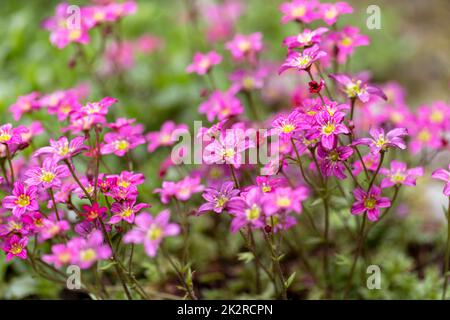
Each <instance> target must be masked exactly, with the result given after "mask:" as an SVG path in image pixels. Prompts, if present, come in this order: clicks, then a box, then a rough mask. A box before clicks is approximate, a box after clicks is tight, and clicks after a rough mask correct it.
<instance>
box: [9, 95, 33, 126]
mask: <svg viewBox="0 0 450 320" xmlns="http://www.w3.org/2000/svg"><path fill="white" fill-rule="evenodd" d="M38 98H39V93H38V92H32V93H30V94H27V95H25V96H21V97H19V98H18V99H17V101H16V102H15V103H14V104H13V105H11V107H9V110H10V111H11V113H12V114H13V119H14V120H15V121H19V120H20V118H22V115H23V114H25V113H31V112H32V111H34V110H39V109H40V107H41V105H40V103H39V100H38Z"/></svg>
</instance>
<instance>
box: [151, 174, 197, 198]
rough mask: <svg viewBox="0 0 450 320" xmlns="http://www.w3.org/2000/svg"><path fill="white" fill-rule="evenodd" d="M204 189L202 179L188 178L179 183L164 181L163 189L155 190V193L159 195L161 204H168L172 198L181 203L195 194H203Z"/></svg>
mask: <svg viewBox="0 0 450 320" xmlns="http://www.w3.org/2000/svg"><path fill="white" fill-rule="evenodd" d="M203 189H204V186H203V185H201V184H200V177H190V176H187V177H185V178H184V179H182V180H180V181H178V182H173V181H163V183H162V188H157V189H155V191H154V193H159V194H160V195H161V202H162V203H166V204H167V203H169V201H170V199H171V198H172V197H175V198H176V199H177V200H180V201H187V200H189V199H190V198H191V197H192V195H193V194H194V193H198V192H202V191H203Z"/></svg>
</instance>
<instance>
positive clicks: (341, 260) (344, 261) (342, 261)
mask: <svg viewBox="0 0 450 320" xmlns="http://www.w3.org/2000/svg"><path fill="white" fill-rule="evenodd" d="M335 257H336V264H337V265H339V266H349V265H350V263H351V262H350V259H349V258H348V257H347V256H345V255H343V254H339V253H336V254H335Z"/></svg>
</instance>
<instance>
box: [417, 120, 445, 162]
mask: <svg viewBox="0 0 450 320" xmlns="http://www.w3.org/2000/svg"><path fill="white" fill-rule="evenodd" d="M410 128H411V141H410V143H409V146H410V148H411V151H412V153H413V154H417V153H419V152H421V151H422V150H424V149H435V150H436V149H439V148H441V147H442V139H441V132H442V129H441V128H440V127H439V126H436V125H433V124H429V123H427V122H426V121H423V118H418V119H417V120H416V121H415V122H414V123H413V124H412V125H410Z"/></svg>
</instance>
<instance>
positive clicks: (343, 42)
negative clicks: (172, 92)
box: [341, 37, 353, 47]
mask: <svg viewBox="0 0 450 320" xmlns="http://www.w3.org/2000/svg"><path fill="white" fill-rule="evenodd" d="M352 43H353V40H352V39H351V38H349V37H345V38H343V39H342V40H341V45H342V46H344V47H349V46H351V45H352Z"/></svg>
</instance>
